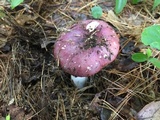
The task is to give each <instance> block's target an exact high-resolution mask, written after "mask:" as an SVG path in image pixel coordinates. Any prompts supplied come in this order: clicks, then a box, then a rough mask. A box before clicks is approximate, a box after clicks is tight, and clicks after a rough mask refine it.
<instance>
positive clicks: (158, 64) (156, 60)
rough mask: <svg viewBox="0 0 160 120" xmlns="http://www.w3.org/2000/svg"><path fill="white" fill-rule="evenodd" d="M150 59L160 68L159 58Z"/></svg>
mask: <svg viewBox="0 0 160 120" xmlns="http://www.w3.org/2000/svg"><path fill="white" fill-rule="evenodd" d="M148 61H149V62H151V63H152V64H153V65H154V66H156V67H157V68H160V60H158V59H157V58H150V59H149V60H148Z"/></svg>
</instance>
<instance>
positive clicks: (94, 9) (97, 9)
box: [91, 6, 103, 19]
mask: <svg viewBox="0 0 160 120" xmlns="http://www.w3.org/2000/svg"><path fill="white" fill-rule="evenodd" d="M102 14H103V11H102V8H101V7H100V6H94V7H92V8H91V15H92V16H93V18H95V19H99V18H100V17H101V16H102Z"/></svg>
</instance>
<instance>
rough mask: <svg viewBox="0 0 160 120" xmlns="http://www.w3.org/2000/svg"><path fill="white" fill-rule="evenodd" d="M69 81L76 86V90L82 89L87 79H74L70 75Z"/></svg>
mask: <svg viewBox="0 0 160 120" xmlns="http://www.w3.org/2000/svg"><path fill="white" fill-rule="evenodd" d="M71 79H72V81H73V82H74V84H75V85H76V87H77V88H79V89H81V88H83V87H84V85H85V83H86V81H87V80H88V77H75V76H73V75H71Z"/></svg>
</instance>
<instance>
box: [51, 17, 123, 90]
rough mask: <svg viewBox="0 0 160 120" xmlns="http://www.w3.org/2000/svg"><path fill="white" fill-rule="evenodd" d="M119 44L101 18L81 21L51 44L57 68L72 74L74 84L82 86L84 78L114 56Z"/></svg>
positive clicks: (97, 70) (108, 62) (102, 66)
mask: <svg viewBox="0 0 160 120" xmlns="http://www.w3.org/2000/svg"><path fill="white" fill-rule="evenodd" d="M119 46H120V45H119V38H118V36H117V34H116V32H115V31H114V29H113V28H112V27H111V26H110V25H109V24H107V23H106V22H104V21H102V20H84V21H80V22H78V23H77V24H75V25H73V26H72V27H71V28H70V29H69V30H68V31H67V32H64V33H62V34H60V37H59V38H58V39H57V41H56V42H55V44H54V56H55V58H56V59H57V61H58V62H59V63H60V66H61V68H62V69H63V70H64V71H65V72H67V73H69V74H71V75H72V76H71V78H72V80H73V81H74V83H75V84H76V85H77V87H78V88H82V87H83V84H84V83H85V82H86V80H87V77H89V76H92V75H94V74H95V73H97V72H99V71H100V70H101V69H102V68H104V67H105V66H106V65H108V64H110V63H111V62H112V61H113V60H114V59H115V58H116V56H117V54H118V52H119ZM77 77H78V80H77V79H76V80H75V78H77ZM79 78H80V79H79ZM82 78H83V79H82ZM77 81H78V82H77Z"/></svg>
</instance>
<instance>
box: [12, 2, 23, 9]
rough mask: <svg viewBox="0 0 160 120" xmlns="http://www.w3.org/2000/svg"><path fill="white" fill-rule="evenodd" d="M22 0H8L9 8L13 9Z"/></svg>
mask: <svg viewBox="0 0 160 120" xmlns="http://www.w3.org/2000/svg"><path fill="white" fill-rule="evenodd" d="M23 1H24V0H10V4H11V8H12V9H14V8H15V7H17V6H18V5H20V4H21V3H22V2H23Z"/></svg>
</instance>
